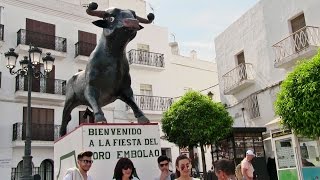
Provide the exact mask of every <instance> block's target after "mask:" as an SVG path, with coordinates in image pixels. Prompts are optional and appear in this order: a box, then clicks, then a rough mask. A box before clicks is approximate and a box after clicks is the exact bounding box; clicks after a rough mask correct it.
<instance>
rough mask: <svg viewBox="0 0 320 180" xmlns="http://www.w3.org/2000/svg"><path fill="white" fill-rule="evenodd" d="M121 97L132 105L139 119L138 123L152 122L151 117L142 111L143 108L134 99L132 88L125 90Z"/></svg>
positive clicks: (135, 115)
mask: <svg viewBox="0 0 320 180" xmlns="http://www.w3.org/2000/svg"><path fill="white" fill-rule="evenodd" d="M120 99H121V100H122V101H123V102H125V103H127V104H128V105H129V106H130V107H131V109H132V110H133V113H134V117H136V118H137V119H138V123H149V122H150V121H149V119H148V118H147V117H146V116H145V115H144V113H143V112H142V111H141V109H140V108H139V107H138V105H137V104H136V102H135V101H134V98H133V91H132V89H131V88H128V89H126V90H124V91H123V93H122V94H121V95H120Z"/></svg>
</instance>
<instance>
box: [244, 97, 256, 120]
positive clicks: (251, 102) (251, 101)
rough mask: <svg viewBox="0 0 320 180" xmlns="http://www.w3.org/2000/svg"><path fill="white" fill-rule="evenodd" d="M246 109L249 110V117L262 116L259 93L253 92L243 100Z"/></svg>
mask: <svg viewBox="0 0 320 180" xmlns="http://www.w3.org/2000/svg"><path fill="white" fill-rule="evenodd" d="M243 106H244V109H245V110H246V111H247V113H248V115H249V118H250V119H254V118H257V117H260V110H259V104H258V98H257V94H252V95H250V96H249V97H247V98H246V99H245V100H244V101H243Z"/></svg>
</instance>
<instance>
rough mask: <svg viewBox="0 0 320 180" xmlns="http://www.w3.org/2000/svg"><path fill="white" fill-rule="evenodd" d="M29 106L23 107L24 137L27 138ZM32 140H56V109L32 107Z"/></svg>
mask: <svg viewBox="0 0 320 180" xmlns="http://www.w3.org/2000/svg"><path fill="white" fill-rule="evenodd" d="M27 112H28V111H27V107H23V129H22V132H23V134H22V138H23V139H25V123H26V121H27ZM31 123H32V134H31V139H32V140H40V141H53V140H54V110H53V109H45V108H34V107H32V108H31Z"/></svg>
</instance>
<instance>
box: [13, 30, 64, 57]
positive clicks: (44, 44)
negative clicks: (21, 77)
mask: <svg viewBox="0 0 320 180" xmlns="http://www.w3.org/2000/svg"><path fill="white" fill-rule="evenodd" d="M29 44H32V45H34V46H37V47H39V48H41V49H42V50H43V53H45V52H51V55H52V56H54V57H55V58H58V59H59V58H65V57H67V53H66V52H67V39H66V38H62V37H57V36H52V35H47V34H42V33H39V32H33V31H29V30H25V29H20V30H19V31H18V32H17V48H16V51H17V53H27V52H28V50H29Z"/></svg>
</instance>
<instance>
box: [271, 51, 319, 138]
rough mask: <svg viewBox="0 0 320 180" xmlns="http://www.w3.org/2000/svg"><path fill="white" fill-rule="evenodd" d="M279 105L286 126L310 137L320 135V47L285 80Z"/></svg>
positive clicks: (276, 105) (279, 112) (278, 101)
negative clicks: (314, 54) (316, 52)
mask: <svg viewBox="0 0 320 180" xmlns="http://www.w3.org/2000/svg"><path fill="white" fill-rule="evenodd" d="M275 108H276V113H277V114H278V115H280V116H281V117H282V124H283V125H284V127H286V128H289V129H292V130H294V131H295V133H296V134H300V135H303V136H306V137H310V138H315V137H319V136H320V51H319V52H318V54H317V55H316V56H314V57H313V58H312V60H310V61H303V62H301V63H300V64H299V65H298V66H297V67H296V68H295V69H294V70H293V72H291V73H290V74H289V75H288V76H287V78H286V79H285V80H284V81H283V83H282V84H281V90H280V92H279V94H278V96H277V100H276V102H275Z"/></svg>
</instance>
